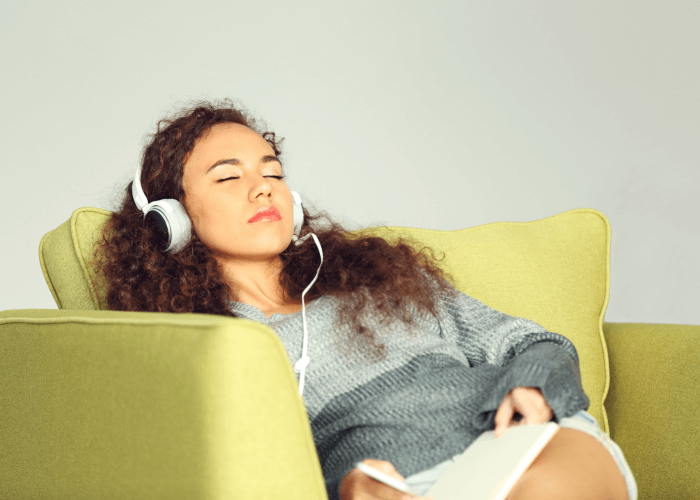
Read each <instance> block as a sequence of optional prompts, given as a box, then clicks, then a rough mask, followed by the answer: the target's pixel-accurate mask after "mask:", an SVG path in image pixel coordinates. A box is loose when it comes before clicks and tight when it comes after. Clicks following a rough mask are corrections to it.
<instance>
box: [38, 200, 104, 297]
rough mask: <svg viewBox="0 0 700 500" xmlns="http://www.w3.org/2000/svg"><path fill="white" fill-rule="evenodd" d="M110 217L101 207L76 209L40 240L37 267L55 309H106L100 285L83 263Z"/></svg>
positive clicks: (90, 254)
mask: <svg viewBox="0 0 700 500" xmlns="http://www.w3.org/2000/svg"><path fill="white" fill-rule="evenodd" d="M111 216H112V212H110V211H108V210H103V209H101V208H93V207H83V208H79V209H77V210H76V211H75V212H73V215H71V217H70V219H68V220H67V221H66V222H64V223H63V224H61V225H60V226H58V227H57V228H56V229H54V230H53V231H49V232H48V233H46V234H45V235H44V237H43V238H42V239H41V243H39V261H40V262H41V269H42V271H43V272H44V278H45V279H46V283H47V284H48V285H49V288H50V289H51V293H52V294H53V298H54V300H55V301H56V305H58V308H59V309H74V310H96V309H104V310H106V309H107V302H106V300H105V294H104V284H103V283H101V282H100V280H99V278H98V277H97V276H95V274H94V273H93V272H92V269H90V268H88V266H87V263H88V262H89V261H90V260H91V259H92V257H93V255H94V250H93V247H94V244H95V242H96V241H97V240H99V239H101V237H102V226H103V225H104V224H105V223H106V222H107V221H108V220H109V218H110V217H111Z"/></svg>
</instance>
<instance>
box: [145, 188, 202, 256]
mask: <svg viewBox="0 0 700 500" xmlns="http://www.w3.org/2000/svg"><path fill="white" fill-rule="evenodd" d="M143 213H144V216H143V217H144V219H145V220H146V221H147V222H148V223H149V224H150V225H151V226H152V227H153V228H154V229H155V230H156V234H157V235H158V237H159V246H160V249H161V250H162V251H164V252H167V251H169V252H170V253H173V254H175V253H178V252H179V251H180V250H182V249H183V248H184V247H185V245H187V243H188V242H189V241H190V239H191V238H192V222H191V221H190V218H189V216H188V215H187V212H185V209H184V208H183V206H182V205H181V204H180V202H179V201H177V200H173V199H165V200H158V201H154V202H152V203H149V204H148V205H146V206H145V207H144V208H143Z"/></svg>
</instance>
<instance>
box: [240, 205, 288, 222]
mask: <svg viewBox="0 0 700 500" xmlns="http://www.w3.org/2000/svg"><path fill="white" fill-rule="evenodd" d="M265 218H267V219H270V220H280V219H282V216H281V215H280V213H279V211H278V210H277V209H276V208H275V207H270V208H268V209H267V210H261V211H260V212H258V213H257V214H255V215H254V216H253V217H251V218H250V219H249V220H248V222H249V223H250V222H258V221H259V220H262V219H265Z"/></svg>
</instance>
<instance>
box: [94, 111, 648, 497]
mask: <svg viewBox="0 0 700 500" xmlns="http://www.w3.org/2000/svg"><path fill="white" fill-rule="evenodd" d="M281 142H282V139H278V138H277V136H275V134H274V133H272V132H267V131H265V132H264V131H263V128H262V127H261V126H259V124H258V123H257V122H256V121H255V120H254V119H253V118H252V117H250V116H249V115H248V114H247V113H246V112H245V111H244V110H243V109H242V108H236V107H235V106H234V104H233V103H232V102H231V101H223V102H218V103H199V104H197V105H195V106H193V107H191V108H189V109H185V110H183V111H181V112H180V113H179V114H178V115H176V116H174V117H172V118H170V119H166V120H161V121H160V122H159V124H158V128H157V131H156V132H155V133H154V134H153V136H152V137H151V140H150V143H149V144H148V145H147V146H146V148H145V150H144V154H143V160H142V164H141V166H140V168H139V169H138V171H137V175H136V178H135V182H133V183H131V184H130V185H129V187H128V188H127V189H126V193H125V196H124V199H123V202H122V205H121V208H120V209H119V210H118V211H117V212H116V213H115V214H114V216H113V217H112V218H111V220H110V222H109V224H108V226H107V227H106V232H110V233H111V238H110V239H109V242H108V241H107V240H106V239H105V240H104V241H103V246H102V252H101V253H98V257H99V258H101V261H100V263H98V265H99V266H100V267H101V268H102V271H103V273H104V274H105V276H106V277H107V279H108V289H107V301H108V306H109V308H110V309H112V310H125V311H165V312H198V313H210V314H221V315H225V316H232V317H242V318H248V319H252V320H254V321H259V322H261V323H264V324H267V325H269V326H270V327H271V328H272V329H273V330H275V331H276V332H277V334H278V335H279V337H280V339H281V341H282V343H283V344H284V346H285V347H286V349H287V352H288V354H289V358H290V362H291V363H292V364H293V365H294V367H295V369H296V371H297V372H298V373H299V389H300V394H301V395H302V397H303V399H304V403H305V404H306V407H307V411H308V414H309V419H310V422H311V427H312V431H313V435H314V440H315V443H316V447H317V450H318V454H319V458H320V461H321V465H322V467H323V473H324V477H325V479H326V485H327V488H328V494H329V497H330V498H331V499H337V498H341V499H343V500H346V499H348V500H349V499H361V498H362V499H369V498H377V499H397V498H407V496H406V494H404V493H401V492H400V491H398V490H395V489H393V488H391V487H389V486H387V485H385V484H382V483H380V482H378V481H376V480H374V479H372V478H371V477H369V476H367V475H366V474H365V473H363V472H362V471H360V470H359V469H357V468H356V467H355V464H356V463H357V462H358V461H364V462H365V463H366V464H368V465H371V466H374V467H375V468H377V469H379V470H381V471H384V472H385V473H387V474H388V475H390V476H392V477H394V478H397V479H400V480H403V479H404V476H407V478H406V483H407V484H408V485H409V486H410V487H411V488H412V489H413V490H414V491H416V492H417V493H419V494H424V493H425V492H426V491H427V490H428V488H429V487H430V485H432V483H433V482H435V481H436V480H437V478H438V477H439V476H440V474H441V473H442V472H443V471H444V470H445V469H446V468H447V467H448V466H449V465H450V464H451V463H452V462H453V457H456V456H457V455H459V454H460V453H461V452H463V451H464V450H465V449H466V448H467V447H468V446H469V444H470V443H471V442H472V441H474V439H476V438H477V437H478V436H479V435H480V434H481V433H482V432H484V431H486V430H492V429H496V434H497V435H500V434H502V433H504V432H505V431H506V430H507V428H508V427H509V426H512V425H522V424H526V425H536V424H540V423H544V422H548V421H556V422H558V423H559V425H560V426H561V427H562V428H561V429H560V430H559V432H557V433H556V434H555V436H554V437H553V438H552V440H551V441H550V443H549V444H548V445H547V446H546V447H545V449H544V450H543V451H542V453H541V454H540V455H539V456H538V458H537V459H536V460H535V462H534V463H533V464H532V465H531V466H530V467H529V468H528V470H527V471H526V472H525V474H524V475H523V477H522V478H521V479H520V480H519V482H518V483H517V484H516V486H515V488H514V490H513V491H512V493H511V495H510V497H509V498H511V499H526V498H532V499H534V498H536V499H540V500H542V499H549V498H552V499H553V498H557V499H560V498H567V499H579V498H580V499H627V498H629V499H630V500H632V499H636V496H637V492H636V484H635V482H634V478H633V476H632V473H631V471H630V470H629V467H628V465H627V463H626V461H625V459H624V456H623V455H622V452H621V451H620V449H619V447H618V446H617V445H616V444H615V443H614V442H612V441H610V439H609V438H608V437H607V435H605V434H604V433H603V432H602V431H601V430H600V427H599V426H598V424H597V422H596V421H595V419H594V418H593V417H591V415H590V414H589V413H587V412H586V411H585V409H586V408H588V405H589V400H588V397H587V396H586V395H585V393H584V392H583V388H582V387H581V380H580V372H579V365H578V355H577V352H576V349H575V347H574V346H573V344H572V343H571V342H570V341H569V340H568V339H566V338H565V337H564V336H562V335H559V334H557V333H553V332H548V331H547V330H545V329H544V328H542V327H541V326H539V325H538V324H536V323H534V322H532V321H529V320H527V319H523V318H516V317H512V316H508V315H506V314H502V313H500V312H498V311H495V310H493V309H491V308H489V307H487V306H486V305H484V304H482V303H481V302H479V301H478V300H475V299H473V298H471V297H468V296H467V295H465V294H463V293H461V292H459V291H457V290H455V289H454V288H453V287H452V286H451V285H450V284H449V280H450V277H449V276H447V275H446V274H445V273H444V272H443V271H441V269H440V267H439V266H438V264H437V262H438V261H439V259H437V258H436V257H435V255H434V253H433V252H432V251H431V250H430V249H428V248H424V247H423V248H419V247H420V246H419V245H417V244H416V243H415V242H407V241H406V240H403V241H398V242H396V243H394V244H390V243H388V242H387V241H385V240H383V239H381V238H376V237H357V236H351V235H350V234H349V233H348V232H347V231H346V230H345V229H344V228H343V227H341V226H340V225H339V224H337V223H335V222H333V221H332V220H331V218H330V217H328V215H327V214H325V213H324V212H320V213H316V214H314V215H312V214H310V213H309V212H308V211H307V210H306V209H305V208H303V207H302V206H301V205H300V204H299V203H298V202H299V199H298V195H297V194H296V193H295V192H292V191H291V189H290V187H289V186H288V185H287V184H286V182H285V179H284V171H283V166H282V156H281V150H280V143H281ZM517 417H521V419H520V420H518V418H517Z"/></svg>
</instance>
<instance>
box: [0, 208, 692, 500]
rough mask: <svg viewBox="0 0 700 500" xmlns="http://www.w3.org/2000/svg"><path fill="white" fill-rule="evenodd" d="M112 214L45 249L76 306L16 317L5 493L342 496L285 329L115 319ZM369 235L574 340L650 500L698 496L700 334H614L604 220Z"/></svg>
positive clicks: (1, 322)
mask: <svg viewBox="0 0 700 500" xmlns="http://www.w3.org/2000/svg"><path fill="white" fill-rule="evenodd" d="M109 216H110V212H108V211H106V210H102V209H96V208H81V209H78V210H76V211H75V212H74V213H73V215H72V216H71V218H70V219H69V220H68V221H66V222H65V223H64V224H62V225H61V226H59V227H58V228H57V229H55V230H53V231H51V232H49V233H47V234H46V235H45V236H44V238H43V239H42V241H41V244H40V251H39V257H40V261H41V266H42V269H43V271H44V276H45V277H46V281H47V283H48V285H49V288H50V289H51V292H52V294H53V296H54V298H55V300H56V303H57V305H58V306H59V310H48V309H47V310H35V309H33V310H20V311H4V312H2V313H0V377H2V381H3V384H1V385H0V408H2V409H3V412H2V413H0V499H2V498H56V499H58V498H61V499H62V498H129V499H132V498H133V499H137V498H144V499H160V498H163V499H165V498H168V499H172V498H188V499H200V498H201V499H205V498H206V499H229V498H236V499H248V498H250V499H253V498H300V499H301V498H305V499H324V498H326V494H325V490H324V487H323V481H322V477H321V471H320V466H319V464H318V458H317V456H316V453H315V449H314V446H313V439H312V436H311V432H310V427H309V425H308V421H307V418H306V414H305V411H304V406H303V403H302V402H301V400H300V399H299V397H298V395H297V391H296V378H295V376H294V374H293V372H292V371H291V367H290V366H289V362H288V358H287V357H286V354H285V353H284V349H283V347H282V345H281V343H280V342H279V340H278V339H277V337H276V336H275V334H274V332H273V331H272V330H271V329H269V328H267V327H265V326H262V325H259V324H256V323H252V322H249V321H246V320H242V319H234V318H225V317H219V316H212V315H202V314H166V313H133V312H132V313H126V312H116V311H107V310H104V309H106V307H105V301H104V296H103V285H102V284H101V283H100V277H99V276H95V275H94V274H93V273H92V271H91V270H90V269H89V268H88V266H87V264H86V263H87V262H88V261H89V260H90V258H91V257H92V248H93V244H94V241H95V239H96V238H98V237H99V236H100V232H101V228H102V226H103V224H104V223H105V222H106V221H107V220H108V219H109ZM368 233H369V234H376V235H380V236H382V237H385V238H387V239H389V240H392V239H395V238H396V237H398V236H400V235H404V236H409V237H412V238H414V239H415V240H416V241H417V242H419V243H422V244H427V245H429V246H432V247H433V248H435V249H437V250H438V251H444V252H445V255H446V258H445V261H444V263H443V264H444V266H445V268H446V270H447V271H448V272H449V273H451V275H452V276H453V278H454V285H455V286H456V287H457V288H458V289H460V290H462V291H463V292H465V293H467V294H469V295H471V296H473V297H475V298H478V299H479V300H481V301H483V302H484V303H486V304H488V305H490V306H491V307H493V308H495V309H498V310H501V311H503V312H506V313H508V314H512V315H515V316H522V317H526V318H529V319H532V320H533V321H536V322H537V323H539V324H541V325H543V326H544V327H546V328H547V329H549V330H551V331H555V332H558V333H560V334H562V335H565V336H566V337H568V338H569V339H571V341H572V342H573V343H574V345H575V346H576V348H577V350H578V352H579V356H580V364H581V374H582V381H583V387H584V390H585V391H586V393H587V394H588V396H589V398H590V400H591V407H590V408H589V411H590V412H591V413H592V414H593V415H594V416H595V417H596V418H597V419H598V421H599V422H600V424H601V427H603V429H604V430H605V431H606V432H608V433H609V434H610V435H611V437H612V438H613V439H614V440H615V441H616V442H617V443H618V444H619V445H620V447H621V448H622V450H623V451H624V452H625V455H626V457H627V460H628V462H629V464H630V466H631V468H632V470H633V472H634V473H635V476H636V479H637V483H638V486H639V491H640V499H647V498H649V499H650V498H661V497H663V498H671V499H675V498H678V499H680V498H693V497H694V496H696V495H697V494H696V492H697V491H698V489H699V488H700V479H699V477H700V475H698V474H697V473H696V470H695V469H696V466H695V464H696V463H697V462H698V461H699V460H700V445H699V443H700V429H699V428H698V424H697V422H698V418H697V417H696V415H697V414H698V410H700V407H699V406H700V396H698V395H697V393H698V391H697V389H696V388H697V387H700V380H699V379H700V369H698V366H699V365H700V363H698V362H699V361H700V326H683V325H675V326H674V325H643V324H615V323H603V318H604V314H605V308H606V305H607V300H608V289H609V255H610V234H611V232H610V225H609V223H608V221H607V219H606V218H605V216H604V215H603V214H601V213H600V212H598V211H596V210H592V209H578V210H571V211H568V212H564V213H561V214H558V215H555V216H552V217H549V218H546V219H542V220H538V221H533V222H523V223H520V222H516V223H512V222H501V223H495V224H488V225H484V226H479V227H474V228H468V229H463V230H457V231H432V230H425V229H413V228H374V229H370V230H365V231H361V232H358V234H368ZM603 403H605V404H604V405H603Z"/></svg>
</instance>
